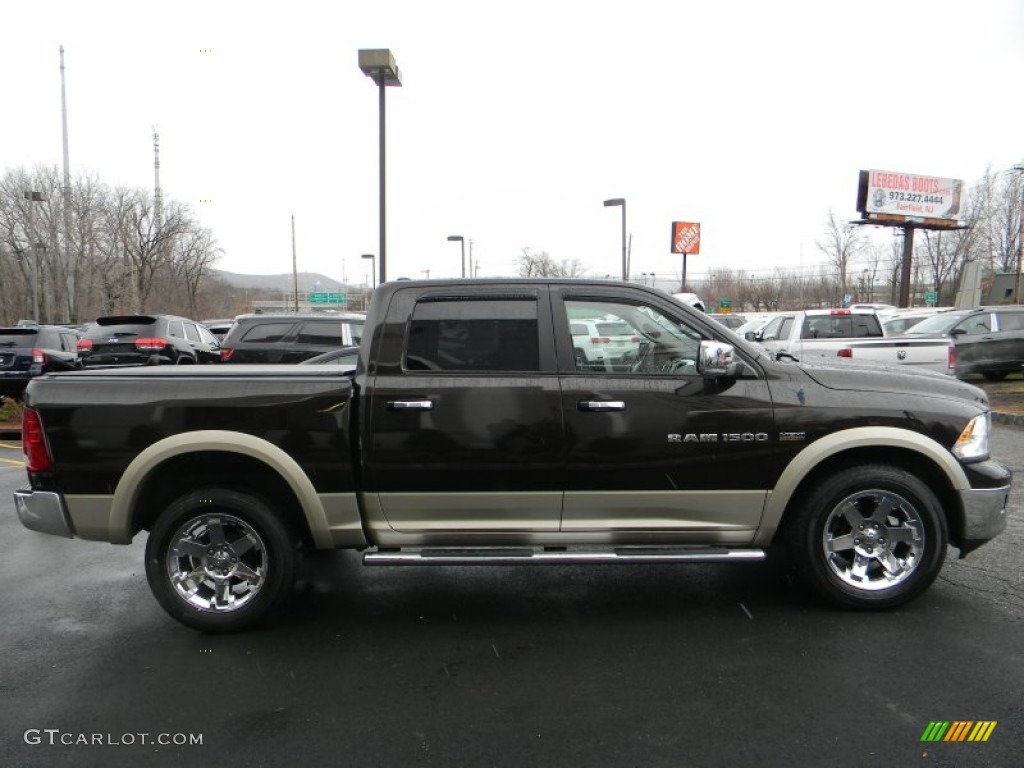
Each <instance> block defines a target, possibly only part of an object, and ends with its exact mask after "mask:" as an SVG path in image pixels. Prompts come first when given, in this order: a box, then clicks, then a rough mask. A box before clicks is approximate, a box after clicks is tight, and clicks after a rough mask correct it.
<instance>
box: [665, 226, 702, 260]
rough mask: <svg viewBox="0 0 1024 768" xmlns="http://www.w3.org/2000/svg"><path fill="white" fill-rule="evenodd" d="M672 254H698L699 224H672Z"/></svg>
mask: <svg viewBox="0 0 1024 768" xmlns="http://www.w3.org/2000/svg"><path fill="white" fill-rule="evenodd" d="M672 253H688V254H697V253H700V224H699V223H697V222H693V221H673V222H672Z"/></svg>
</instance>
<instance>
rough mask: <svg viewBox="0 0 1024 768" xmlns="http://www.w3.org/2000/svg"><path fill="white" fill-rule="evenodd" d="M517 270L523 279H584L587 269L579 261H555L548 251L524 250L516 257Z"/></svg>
mask: <svg viewBox="0 0 1024 768" xmlns="http://www.w3.org/2000/svg"><path fill="white" fill-rule="evenodd" d="M516 270H517V271H518V272H519V275H520V276H521V277H583V275H584V274H586V268H585V267H584V266H583V264H582V263H581V262H580V260H579V259H572V260H569V259H562V260H561V261H555V260H554V259H553V258H551V256H550V254H548V252H547V251H540V252H539V253H538V252H535V251H533V250H532V249H530V248H523V249H522V250H521V252H520V254H519V256H517V257H516Z"/></svg>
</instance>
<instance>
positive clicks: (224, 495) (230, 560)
mask: <svg viewBox="0 0 1024 768" xmlns="http://www.w3.org/2000/svg"><path fill="white" fill-rule="evenodd" d="M297 550H298V545H297V541H296V539H295V536H294V535H293V533H292V532H291V531H290V530H289V528H288V527H287V526H286V525H285V523H284V522H283V521H282V520H281V519H280V518H279V517H278V516H277V515H275V514H274V511H273V510H272V509H271V508H270V506H269V505H268V504H267V503H266V502H265V501H263V500H262V499H260V498H258V497H256V496H251V495H249V494H245V493H241V492H238V491H232V490H227V489H220V488H208V489H203V490H199V491H194V492H192V493H188V494H186V495H184V496H182V497H180V498H179V499H177V500H176V501H174V502H172V503H171V504H170V505H169V506H168V507H167V509H166V510H164V512H163V513H162V514H161V515H160V516H159V518H158V519H157V522H156V525H154V526H153V530H152V531H151V532H150V534H149V540H148V541H147V543H146V578H147V580H148V581H149V587H150V589H151V590H152V592H153V596H154V597H156V599H157V601H158V602H159V603H160V605H161V607H162V608H163V609H164V610H165V611H167V613H168V614H170V615H171V616H172V617H173V618H175V619H177V620H178V621H180V622H181V623H183V624H186V625H188V626H190V627H193V628H194V629H199V630H202V631H204V632H237V631H240V630H243V629H249V628H250V627H252V626H254V625H256V624H257V623H259V622H260V621H262V620H263V619H264V618H265V617H267V616H268V615H270V614H271V613H273V611H275V610H276V609H278V608H279V607H280V606H281V605H282V604H283V603H284V602H285V600H286V599H287V597H288V595H289V593H290V592H291V589H292V586H293V584H294V582H295V569H296V560H297V556H298V555H297Z"/></svg>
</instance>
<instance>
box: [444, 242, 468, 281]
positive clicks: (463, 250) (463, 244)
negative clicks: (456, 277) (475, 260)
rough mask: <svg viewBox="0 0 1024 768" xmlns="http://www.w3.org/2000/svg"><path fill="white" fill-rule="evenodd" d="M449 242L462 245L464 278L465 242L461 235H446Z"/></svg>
mask: <svg viewBox="0 0 1024 768" xmlns="http://www.w3.org/2000/svg"><path fill="white" fill-rule="evenodd" d="M448 240H449V242H452V243H454V242H458V243H460V244H461V245H462V276H463V277H465V276H466V240H465V239H464V238H463V237H462V235H448Z"/></svg>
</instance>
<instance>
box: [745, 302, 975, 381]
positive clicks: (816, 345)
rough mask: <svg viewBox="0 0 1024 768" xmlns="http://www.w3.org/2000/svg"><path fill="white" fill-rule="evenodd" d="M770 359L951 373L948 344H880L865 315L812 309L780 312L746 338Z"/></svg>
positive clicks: (899, 340) (878, 329)
mask: <svg viewBox="0 0 1024 768" xmlns="http://www.w3.org/2000/svg"><path fill="white" fill-rule="evenodd" d="M749 340H751V341H758V342H760V343H761V344H762V345H763V346H764V347H766V348H767V349H769V350H771V351H772V352H774V353H775V354H776V355H779V354H783V355H792V356H794V357H796V358H798V359H803V358H804V357H808V356H819V357H849V358H854V359H856V360H858V361H863V362H869V361H870V362H876V363H884V364H886V365H906V366H912V367H915V368H921V369H928V370H933V371H938V372H940V373H952V372H953V368H952V366H953V364H954V361H955V357H954V356H953V354H952V352H951V348H952V343H951V342H950V341H949V340H948V339H939V338H930V339H923V338H916V339H910V338H904V337H901V336H899V337H891V338H884V337H883V332H882V325H881V322H880V321H879V318H878V316H877V315H876V314H875V313H874V311H871V310H860V311H858V310H850V309H820V310H818V309H816V310H808V311H806V312H784V313H782V314H780V315H777V316H776V317H774V318H773V319H772V320H771V322H769V323H768V325H766V326H765V327H764V328H762V329H761V330H760V331H756V332H755V333H753V334H752V335H751V336H750V339H749Z"/></svg>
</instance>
